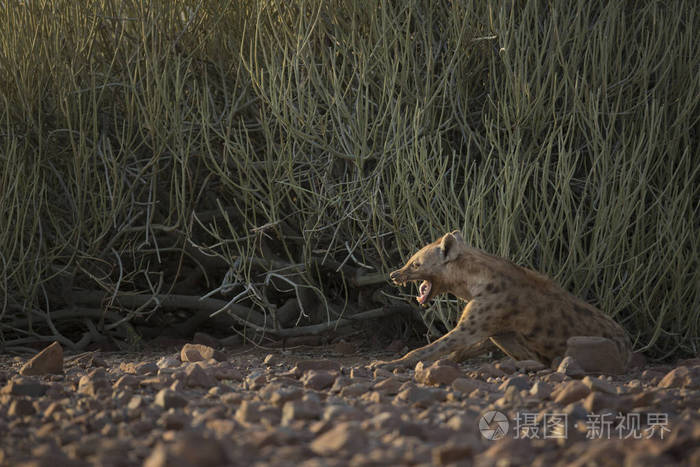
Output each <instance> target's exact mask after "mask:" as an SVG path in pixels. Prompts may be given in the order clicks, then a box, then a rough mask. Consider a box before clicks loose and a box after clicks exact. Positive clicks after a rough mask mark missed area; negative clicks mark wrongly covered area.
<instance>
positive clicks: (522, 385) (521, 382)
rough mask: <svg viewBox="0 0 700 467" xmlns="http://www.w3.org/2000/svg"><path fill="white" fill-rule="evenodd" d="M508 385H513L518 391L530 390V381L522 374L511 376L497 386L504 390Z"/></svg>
mask: <svg viewBox="0 0 700 467" xmlns="http://www.w3.org/2000/svg"><path fill="white" fill-rule="evenodd" d="M510 387H515V388H516V389H517V390H518V391H521V390H527V391H529V390H530V381H528V379H527V378H526V377H524V376H511V377H510V378H508V379H507V380H505V381H504V382H503V383H501V385H500V386H499V387H498V390H499V391H506V390H507V389H508V388H510Z"/></svg>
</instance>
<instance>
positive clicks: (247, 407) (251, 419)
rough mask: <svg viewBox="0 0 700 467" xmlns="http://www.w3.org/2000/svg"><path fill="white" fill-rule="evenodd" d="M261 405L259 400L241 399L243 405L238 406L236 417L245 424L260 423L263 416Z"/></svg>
mask: <svg viewBox="0 0 700 467" xmlns="http://www.w3.org/2000/svg"><path fill="white" fill-rule="evenodd" d="M260 407H261V405H260V403H259V402H250V401H247V400H244V401H241V405H240V406H238V409H237V410H236V414H235V416H234V418H235V419H236V421H237V422H240V423H243V424H249V423H258V422H259V421H260V418H261V416H262V414H261V411H260Z"/></svg>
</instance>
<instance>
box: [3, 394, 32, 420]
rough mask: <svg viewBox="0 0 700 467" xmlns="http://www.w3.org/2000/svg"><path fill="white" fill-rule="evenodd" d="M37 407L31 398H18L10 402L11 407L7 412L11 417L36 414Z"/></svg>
mask: <svg viewBox="0 0 700 467" xmlns="http://www.w3.org/2000/svg"><path fill="white" fill-rule="evenodd" d="M35 413H36V409H35V408H34V404H32V402H31V401H30V400H29V399H20V398H16V399H14V400H13V401H12V402H11V403H10V408H9V409H8V411H7V414H8V415H9V416H10V417H24V416H25V415H34V414H35Z"/></svg>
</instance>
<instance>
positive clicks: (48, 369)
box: [19, 341, 63, 376]
mask: <svg viewBox="0 0 700 467" xmlns="http://www.w3.org/2000/svg"><path fill="white" fill-rule="evenodd" d="M61 373H63V347H61V344H59V343H58V342H57V341H54V342H53V343H52V344H51V345H49V346H48V347H46V348H45V349H44V350H42V351H41V352H39V353H38V354H36V355H35V356H34V357H32V358H31V359H30V360H29V361H28V362H27V363H25V364H24V366H22V368H21V369H20V370H19V374H20V375H23V376H30V375H46V374H61Z"/></svg>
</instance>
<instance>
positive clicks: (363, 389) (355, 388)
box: [340, 383, 371, 397]
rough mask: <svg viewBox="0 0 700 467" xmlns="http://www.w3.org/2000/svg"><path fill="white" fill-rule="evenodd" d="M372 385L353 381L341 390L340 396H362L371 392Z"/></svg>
mask: <svg viewBox="0 0 700 467" xmlns="http://www.w3.org/2000/svg"><path fill="white" fill-rule="evenodd" d="M370 388H371V385H370V384H369V383H353V384H348V385H347V386H345V387H343V388H342V389H341V390H340V397H360V396H361V395H363V394H365V393H367V392H369V390H370Z"/></svg>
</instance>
